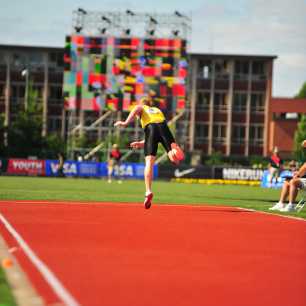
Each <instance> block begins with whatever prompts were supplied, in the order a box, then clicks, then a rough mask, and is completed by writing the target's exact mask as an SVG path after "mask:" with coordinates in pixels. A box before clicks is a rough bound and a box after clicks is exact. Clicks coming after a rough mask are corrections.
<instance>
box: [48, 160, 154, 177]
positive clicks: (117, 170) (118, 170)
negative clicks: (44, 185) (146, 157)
mask: <svg viewBox="0 0 306 306" xmlns="http://www.w3.org/2000/svg"><path fill="white" fill-rule="evenodd" d="M58 164H59V162H58V161H57V160H46V176H60V173H59V171H58ZM63 174H64V175H65V176H73V177H74V176H79V177H107V175H108V169H107V163H106V162H103V163H97V162H88V161H82V162H78V161H70V160H68V161H65V162H64V169H63ZM113 176H114V177H120V178H133V179H143V178H144V164H141V163H122V164H121V165H120V166H118V167H114V170H113ZM157 176H158V167H157V165H154V168H153V177H154V178H157Z"/></svg>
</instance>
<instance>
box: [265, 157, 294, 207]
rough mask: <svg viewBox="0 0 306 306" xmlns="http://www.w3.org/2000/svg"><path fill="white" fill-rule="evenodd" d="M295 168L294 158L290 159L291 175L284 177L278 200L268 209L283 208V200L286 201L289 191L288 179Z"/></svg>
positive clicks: (291, 176) (289, 179)
mask: <svg viewBox="0 0 306 306" xmlns="http://www.w3.org/2000/svg"><path fill="white" fill-rule="evenodd" d="M297 170H298V168H297V163H296V162H295V161H294V160H292V161H291V162H290V163H289V171H290V172H291V175H288V176H285V177H284V179H285V180H284V183H283V186H282V190H281V194H280V198H279V201H278V202H277V203H276V204H275V205H274V206H272V207H270V208H269V210H281V209H283V208H285V202H286V201H287V198H288V196H289V191H290V181H291V179H292V178H293V175H294V173H295V172H296V171H297Z"/></svg>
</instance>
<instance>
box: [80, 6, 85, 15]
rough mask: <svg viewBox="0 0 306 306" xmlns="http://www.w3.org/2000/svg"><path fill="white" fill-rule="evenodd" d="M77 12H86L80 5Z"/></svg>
mask: <svg viewBox="0 0 306 306" xmlns="http://www.w3.org/2000/svg"><path fill="white" fill-rule="evenodd" d="M78 12H79V13H82V14H84V15H86V14H87V12H86V11H85V10H84V9H82V8H81V7H79V8H78Z"/></svg>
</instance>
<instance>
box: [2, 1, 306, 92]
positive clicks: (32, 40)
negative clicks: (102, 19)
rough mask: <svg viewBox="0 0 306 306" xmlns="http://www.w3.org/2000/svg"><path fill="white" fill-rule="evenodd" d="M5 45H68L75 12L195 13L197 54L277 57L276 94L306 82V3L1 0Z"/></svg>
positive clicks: (193, 47)
mask: <svg viewBox="0 0 306 306" xmlns="http://www.w3.org/2000/svg"><path fill="white" fill-rule="evenodd" d="M0 7H1V9H0V44H16V45H36V46H56V47H63V46H64V39H65V35H66V34H69V33H70V31H71V21H72V11H73V10H75V9H77V8H78V7H82V8H84V9H87V10H98V11H105V10H107V11H110V10H119V9H120V10H122V11H124V10H126V9H130V10H134V11H139V12H155V13H163V12H165V13H171V12H174V11H175V10H178V11H180V12H187V13H191V14H192V38H191V47H190V51H191V52H198V53H222V54H223V53H224V54H233V53H235V54H253V55H277V56H278V58H277V59H276V61H275V64H274V79H273V96H288V97H290V96H294V95H295V94H297V92H298V91H299V89H300V88H301V86H302V84H303V83H304V82H305V81H306V0H184V1H182V0H154V1H152V0H151V1H147V0H129V1H124V0H123V1H120V0H112V1H109V0H52V1H49V0H0Z"/></svg>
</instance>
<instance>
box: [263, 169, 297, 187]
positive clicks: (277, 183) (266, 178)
mask: <svg viewBox="0 0 306 306" xmlns="http://www.w3.org/2000/svg"><path fill="white" fill-rule="evenodd" d="M292 176H293V173H292V172H291V171H289V170H284V171H282V172H281V174H280V176H279V177H278V178H277V179H276V178H273V179H272V182H271V175H270V172H269V171H268V170H265V171H264V173H263V177H262V180H261V187H265V188H282V186H283V183H284V180H285V179H290V178H291V177H292Z"/></svg>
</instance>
